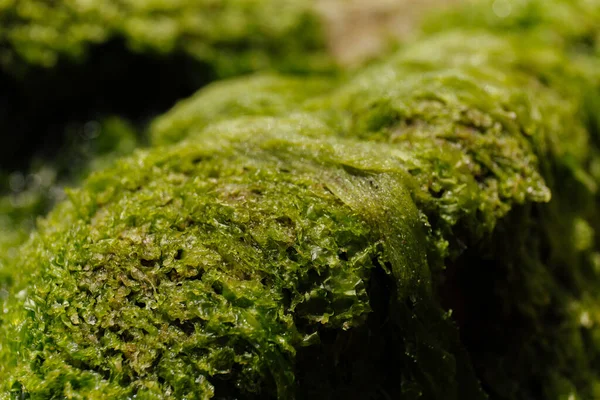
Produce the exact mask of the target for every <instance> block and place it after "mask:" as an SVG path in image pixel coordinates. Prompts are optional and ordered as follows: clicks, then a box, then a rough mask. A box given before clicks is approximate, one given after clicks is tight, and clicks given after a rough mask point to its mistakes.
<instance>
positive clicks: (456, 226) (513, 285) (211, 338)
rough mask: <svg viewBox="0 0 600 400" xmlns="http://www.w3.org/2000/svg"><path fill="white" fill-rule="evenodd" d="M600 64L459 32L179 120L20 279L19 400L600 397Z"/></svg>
mask: <svg viewBox="0 0 600 400" xmlns="http://www.w3.org/2000/svg"><path fill="white" fill-rule="evenodd" d="M599 63H600V61H599V60H598V58H597V57H595V56H594V55H593V54H591V53H589V52H577V53H574V52H572V50H571V49H567V48H565V47H562V46H555V45H554V44H552V43H548V41H547V40H546V39H545V38H540V37H539V36H537V35H531V36H524V37H519V38H517V37H515V36H514V35H512V34H510V33H509V34H506V33H494V32H489V33H483V32H478V33H474V31H472V30H469V29H467V30H454V31H444V32H443V33H440V34H436V35H432V36H430V37H428V38H424V39H421V40H420V41H419V42H417V43H415V44H414V45H412V46H407V47H406V48H405V49H403V50H402V51H400V52H399V53H398V54H396V55H393V56H392V57H390V58H389V59H388V60H387V61H385V62H382V63H380V64H379V65H374V66H371V67H369V68H367V69H365V70H364V71H361V72H358V73H357V74H356V75H355V76H353V77H351V78H349V79H348V81H347V82H345V83H342V84H340V85H337V87H334V86H336V85H335V84H334V83H331V85H327V83H318V84H315V86H313V84H312V83H311V84H307V85H306V91H301V90H299V89H300V88H299V85H295V84H289V82H291V81H286V79H287V78H278V77H268V78H264V77H259V78H252V79H248V80H242V81H237V82H232V83H225V84H220V86H215V87H213V88H209V89H208V90H207V91H205V92H201V93H199V94H198V95H197V96H195V97H194V98H193V99H191V100H189V101H186V102H185V103H181V104H180V105H178V106H177V107H176V108H175V109H174V110H173V111H172V112H171V113H168V114H166V115H165V116H163V117H161V118H160V119H159V120H157V122H156V124H155V125H154V129H155V132H157V133H156V136H155V137H157V138H158V139H157V143H161V141H162V143H163V145H159V146H157V147H154V148H151V149H148V150H144V151H138V152H137V153H136V154H134V155H133V156H131V157H127V158H125V159H123V160H121V161H120V162H118V163H117V164H116V165H114V166H113V167H110V168H108V169H106V170H104V171H101V172H98V173H96V174H94V175H92V176H91V177H90V178H89V179H87V180H86V181H85V183H84V184H83V185H82V187H81V188H80V189H76V190H72V191H70V192H69V194H68V199H67V200H66V201H65V202H63V203H62V204H61V205H59V206H58V207H57V209H56V210H54V211H53V212H52V213H51V214H50V215H49V216H48V218H46V219H45V220H44V221H43V222H41V223H40V226H39V228H38V230H37V231H36V232H35V233H34V234H33V235H32V238H31V239H30V240H29V241H28V242H27V243H26V244H25V245H23V246H22V247H21V248H20V250H19V253H18V256H17V257H16V258H14V259H13V260H12V261H11V263H10V264H9V265H8V270H9V271H11V272H12V273H13V274H12V275H11V279H12V281H11V285H7V286H6V288H5V289H4V292H3V297H2V301H3V304H2V305H3V309H4V310H6V311H5V312H4V314H3V315H2V319H1V320H0V324H1V325H0V330H1V333H2V337H3V338H5V339H3V341H2V342H1V346H2V347H1V348H0V360H1V361H2V362H1V363H0V365H1V366H0V380H1V381H2V382H3V384H4V387H3V388H2V389H3V390H4V394H5V396H6V397H7V398H11V397H14V398H17V397H19V396H23V395H25V396H30V397H31V398H41V399H43V398H53V397H72V398H98V399H100V398H107V397H114V398H127V397H134V396H135V397H136V398H164V397H169V396H170V397H175V398H279V399H288V398H294V397H297V398H339V396H343V397H347V398H361V399H362V398H403V399H404V398H407V399H480V398H481V399H484V398H486V397H488V396H489V397H490V398H497V399H530V398H547V399H557V400H558V399H589V398H597V397H599V396H600V365H599V364H598V362H599V360H600V343H599V342H598V340H599V339H598V338H599V337H600V331H598V326H599V324H600V309H599V308H598V306H597V304H598V301H599V300H600V299H598V295H597V294H596V293H597V290H596V288H597V287H598V285H599V284H600V282H599V279H600V276H599V274H600V268H599V265H600V262H599V258H600V254H599V253H598V252H597V248H598V238H597V236H596V234H595V233H596V231H597V229H599V228H600V219H599V216H598V212H597V209H596V204H597V200H598V199H597V191H598V186H597V185H598V182H599V180H600V173H599V171H600V168H599V165H600V164H599V161H598V154H599V152H598V148H597V145H596V137H595V135H596V134H597V132H596V131H595V129H596V127H597V125H595V122H594V121H597V119H595V118H597V117H596V114H595V112H594V110H595V109H594V106H592V105H594V104H598V102H599V100H598V98H599V96H600V94H599V93H598V90H597V88H598V87H599V86H598V75H597V71H598V70H600V69H599ZM280 82H283V83H284V84H282V85H281V86H280ZM288 84H289V86H288ZM321 85H323V86H321ZM287 90H289V91H290V92H287ZM245 93H252V94H253V95H250V96H247V97H246V95H245ZM245 99H247V100H245ZM163 138H164V139H163Z"/></svg>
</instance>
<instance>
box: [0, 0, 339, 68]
mask: <svg viewBox="0 0 600 400" xmlns="http://www.w3.org/2000/svg"><path fill="white" fill-rule="evenodd" d="M311 4H312V3H311V2H310V1H299V0H284V1H270V0H261V1H253V0H227V1H212V0H201V1H189V0H183V1H115V0H102V1H76V0H61V1H55V2H46V1H40V0H18V1H16V0H8V1H3V2H2V4H1V5H0V18H1V19H0V20H1V21H2V30H1V31H0V40H1V41H2V43H3V52H2V57H1V65H2V66H3V67H4V68H6V69H8V70H14V68H17V67H18V66H19V64H21V63H22V62H25V63H27V64H33V65H41V66H45V67H51V66H53V65H55V64H56V62H57V61H58V60H59V59H60V58H63V57H67V58H71V59H75V60H78V59H82V58H84V57H85V55H86V52H87V51H88V50H89V48H90V47H92V46H94V45H97V44H100V43H104V42H107V41H109V40H111V39H114V38H123V39H124V40H125V42H126V43H127V45H128V46H129V48H130V49H131V50H132V51H138V52H143V51H146V52H154V53H157V54H167V53H172V52H185V53H187V54H189V55H190V56H191V57H193V58H195V59H197V60H200V61H203V62H206V63H208V64H210V65H213V66H214V68H215V70H217V71H218V75H224V76H229V75H232V74H237V73H240V72H247V71H252V70H257V69H265V68H267V67H273V66H274V65H278V66H280V67H281V68H283V69H293V70H299V69H309V70H313V69H314V68H315V67H316V68H317V69H318V68H321V67H323V66H325V65H327V63H328V60H327V56H326V55H325V51H324V47H325V46H324V41H323V37H322V36H321V34H320V32H319V30H320V25H319V21H318V18H317V16H316V14H315V13H314V11H313V10H312V8H311ZM274 16H276V18H275V17H274ZM277 69H279V68H277Z"/></svg>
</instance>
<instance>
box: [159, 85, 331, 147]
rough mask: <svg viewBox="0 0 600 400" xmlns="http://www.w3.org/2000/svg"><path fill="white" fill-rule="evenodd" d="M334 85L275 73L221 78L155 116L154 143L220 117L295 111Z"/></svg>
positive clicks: (171, 140) (178, 138) (168, 140)
mask: <svg viewBox="0 0 600 400" xmlns="http://www.w3.org/2000/svg"><path fill="white" fill-rule="evenodd" d="M332 86H333V82H331V79H325V78H314V77H294V76H277V75H272V74H269V75H266V74H259V75H251V76H249V77H242V78H237V79H230V80H226V81H219V82H216V83H213V84H211V85H209V86H208V87H207V88H205V89H203V90H200V91H198V92H197V93H196V95H194V96H192V97H191V98H189V99H185V100H182V101H181V102H179V103H178V104H177V105H176V106H175V107H174V108H173V109H172V110H171V111H169V113H167V114H165V115H163V116H161V117H159V118H157V119H155V120H154V121H153V123H152V125H151V127H150V129H149V132H150V133H149V136H150V139H151V142H152V144H154V145H164V144H169V143H176V142H178V141H181V140H182V139H183V138H185V137H187V136H189V135H190V134H192V133H193V132H197V131H201V130H202V129H203V128H204V127H205V126H206V125H208V124H210V123H214V122H217V121H220V120H224V119H230V118H233V117H236V116H244V115H257V116H258V115H262V116H269V115H278V114H282V113H285V112H291V111H294V109H296V108H297V107H298V105H299V104H301V103H302V102H304V101H305V100H307V99H308V98H310V97H313V96H317V95H319V94H323V93H326V92H328V91H329V90H331V88H332Z"/></svg>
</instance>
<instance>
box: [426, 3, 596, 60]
mask: <svg viewBox="0 0 600 400" xmlns="http://www.w3.org/2000/svg"><path fill="white" fill-rule="evenodd" d="M599 19H600V2H598V1H597V0H521V1H511V0H483V1H476V2H473V1H470V2H465V4H463V5H460V4H459V5H458V6H456V7H454V8H453V10H451V11H450V12H448V11H445V12H443V13H439V14H438V15H437V16H434V17H433V18H430V19H429V20H428V21H427V22H426V24H425V25H424V27H423V29H424V30H425V31H426V32H428V33H432V32H442V31H445V30H447V29H453V28H455V27H461V28H463V29H464V28H475V29H483V30H487V31H491V30H494V31H497V32H501V33H503V34H506V33H508V34H510V35H513V34H514V35H521V36H522V35H526V36H527V37H528V38H531V37H535V38H536V39H539V40H543V41H545V42H546V43H547V44H551V45H553V46H561V47H564V48H566V49H568V50H569V51H572V50H575V51H585V52H590V51H591V52H595V53H596V54H599V53H598V51H600V28H599V26H598V20H599Z"/></svg>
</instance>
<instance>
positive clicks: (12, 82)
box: [0, 40, 214, 171]
mask: <svg viewBox="0 0 600 400" xmlns="http://www.w3.org/2000/svg"><path fill="white" fill-rule="evenodd" d="M213 78H214V74H213V71H212V69H211V67H210V66H208V65H206V64H203V63H200V62H198V61H195V60H193V59H191V58H190V57H189V56H186V55H184V54H169V55H160V54H137V53H133V52H131V50H130V49H128V48H127V46H126V45H125V43H124V42H123V41H122V40H112V41H110V42H107V43H105V44H102V45H99V46H96V47H94V48H92V49H91V50H90V52H89V54H88V55H87V57H86V59H85V61H84V62H82V63H76V62H73V61H71V60H61V61H59V62H58V64H57V65H56V66H55V67H53V68H42V67H29V68H27V70H24V71H23V72H22V74H21V75H20V76H19V77H15V76H10V75H8V74H6V73H3V74H0V131H1V139H0V143H1V146H0V170H5V171H11V170H16V169H24V168H27V167H28V166H29V163H30V160H31V158H32V157H33V156H37V157H42V158H51V157H52V156H53V155H54V154H56V152H57V151H58V150H59V149H60V147H61V144H62V143H63V142H64V140H65V130H66V126H67V124H69V123H80V124H83V123H85V122H87V121H90V120H94V119H96V118H100V117H102V116H105V115H111V114H118V115H119V116H122V117H124V118H127V119H129V120H131V121H132V122H133V123H134V124H136V125H138V126H143V125H144V124H145V123H147V122H148V120H149V119H151V118H152V117H153V116H155V115H157V114H159V113H162V112H164V111H166V110H167V109H168V108H170V107H171V106H172V105H173V104H174V103H175V102H176V101H177V100H179V99H181V98H185V97H187V96H189V95H191V94H192V93H194V92H195V91H196V90H197V89H198V88H200V87H201V86H203V85H205V84H206V83H207V82H210V81H211V80H212V79H213Z"/></svg>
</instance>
